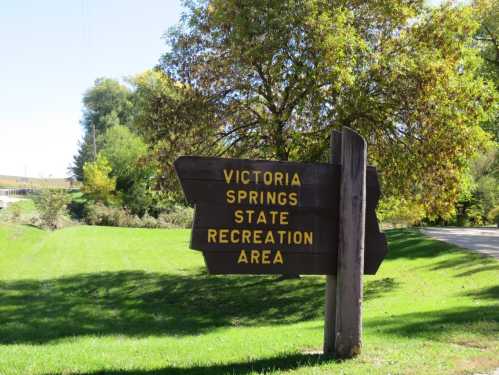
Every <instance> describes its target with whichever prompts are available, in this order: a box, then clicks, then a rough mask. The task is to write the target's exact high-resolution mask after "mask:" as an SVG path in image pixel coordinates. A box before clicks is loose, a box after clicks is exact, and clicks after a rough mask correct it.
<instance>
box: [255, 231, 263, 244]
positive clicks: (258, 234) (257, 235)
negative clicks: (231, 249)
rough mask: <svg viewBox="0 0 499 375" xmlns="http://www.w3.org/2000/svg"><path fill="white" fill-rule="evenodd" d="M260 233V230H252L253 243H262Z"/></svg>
mask: <svg viewBox="0 0 499 375" xmlns="http://www.w3.org/2000/svg"><path fill="white" fill-rule="evenodd" d="M262 233H263V231H261V230H254V231H253V243H257V244H261V243H262Z"/></svg>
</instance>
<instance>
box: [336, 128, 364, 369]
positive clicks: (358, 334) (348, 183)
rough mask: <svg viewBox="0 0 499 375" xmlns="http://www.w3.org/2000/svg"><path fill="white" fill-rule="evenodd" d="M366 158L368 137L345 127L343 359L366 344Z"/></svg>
mask: <svg viewBox="0 0 499 375" xmlns="http://www.w3.org/2000/svg"><path fill="white" fill-rule="evenodd" d="M366 158H367V145H366V142H365V140H364V139H363V138H362V137H361V136H360V135H359V134H357V133H356V132H354V131H353V130H351V129H349V128H343V130H342V137H341V185H340V213H339V218H340V232H339V244H338V245H339V246H338V272H337V290H336V322H335V332H336V333H335V350H334V354H335V356H336V358H340V359H341V358H352V357H354V356H356V355H358V354H360V351H361V347H362V273H363V269H364V237H365V213H366Z"/></svg>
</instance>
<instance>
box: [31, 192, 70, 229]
mask: <svg viewBox="0 0 499 375" xmlns="http://www.w3.org/2000/svg"><path fill="white" fill-rule="evenodd" d="M68 203H69V197H68V195H67V194H66V193H65V192H64V191H62V190H43V191H42V192H41V193H40V194H39V195H38V196H37V197H36V199H35V205H36V208H37V210H38V212H39V218H40V224H41V226H42V227H44V228H48V229H57V228H59V227H60V221H61V219H62V218H63V216H64V214H65V213H66V207H67V205H68Z"/></svg>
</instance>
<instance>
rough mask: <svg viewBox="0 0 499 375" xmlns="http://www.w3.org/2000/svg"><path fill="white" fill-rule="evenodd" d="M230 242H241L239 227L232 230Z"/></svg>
mask: <svg viewBox="0 0 499 375" xmlns="http://www.w3.org/2000/svg"><path fill="white" fill-rule="evenodd" d="M230 243H239V231H238V230H237V229H233V230H231V231H230Z"/></svg>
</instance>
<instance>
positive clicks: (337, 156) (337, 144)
mask: <svg viewBox="0 0 499 375" xmlns="http://www.w3.org/2000/svg"><path fill="white" fill-rule="evenodd" d="M329 163H330V164H337V165H339V164H341V133H340V132H339V131H337V130H333V132H332V133H331V138H330V143H329ZM334 230H338V228H334ZM336 283H337V281H336V275H326V298H325V306H324V310H325V316H324V349H323V351H324V355H326V356H332V355H333V354H334V348H335V346H336V345H335V327H334V322H335V320H336Z"/></svg>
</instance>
